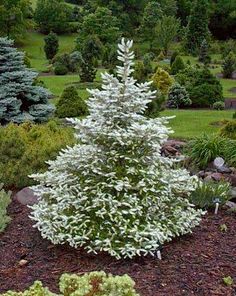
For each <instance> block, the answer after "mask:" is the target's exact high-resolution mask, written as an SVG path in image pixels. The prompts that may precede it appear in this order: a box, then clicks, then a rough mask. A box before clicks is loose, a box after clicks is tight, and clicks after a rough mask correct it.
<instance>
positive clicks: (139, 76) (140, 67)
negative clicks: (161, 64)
mask: <svg viewBox="0 0 236 296" xmlns="http://www.w3.org/2000/svg"><path fill="white" fill-rule="evenodd" d="M134 79H136V80H137V81H138V82H144V81H145V80H146V79H147V72H146V69H145V67H144V63H143V62H142V61H137V62H136V63H135V66H134Z"/></svg>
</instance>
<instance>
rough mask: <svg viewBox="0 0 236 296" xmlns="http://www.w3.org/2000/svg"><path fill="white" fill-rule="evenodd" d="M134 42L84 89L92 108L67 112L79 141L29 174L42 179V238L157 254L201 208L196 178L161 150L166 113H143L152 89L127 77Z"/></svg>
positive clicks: (36, 214) (118, 252)
mask: <svg viewBox="0 0 236 296" xmlns="http://www.w3.org/2000/svg"><path fill="white" fill-rule="evenodd" d="M131 47H132V42H131V41H127V42H125V41H124V40H122V42H121V44H119V51H118V54H119V56H118V59H119V60H120V61H121V62H122V66H118V67H117V77H116V76H114V75H110V74H108V73H105V74H103V75H102V78H103V85H102V89H101V90H100V89H95V90H90V91H89V92H90V94H91V98H90V99H89V100H88V106H89V112H90V115H88V117H87V118H85V119H82V120H79V119H71V121H72V122H73V123H74V124H75V128H76V130H77V138H78V140H79V143H78V144H76V145H75V146H74V147H71V148H67V149H65V150H63V152H61V153H60V154H59V156H58V157H57V159H56V160H55V161H51V162H50V163H49V165H50V167H49V170H48V171H47V172H46V173H43V174H37V175H34V176H32V177H34V179H35V180H37V181H39V182H40V184H39V185H38V186H35V187H34V188H33V189H34V191H35V193H36V194H37V195H38V196H39V203H38V204H37V205H34V206H33V207H32V209H33V212H32V214H31V217H32V219H33V220H35V221H36V227H37V228H38V229H39V230H40V231H41V233H42V236H43V237H44V238H48V239H50V240H51V241H52V242H53V243H57V244H58V243H65V242H68V243H69V244H70V245H71V246H73V247H81V246H83V247H85V249H87V250H88V252H95V253H96V252H98V251H106V252H108V253H109V254H111V255H112V256H115V257H116V258H121V257H130V258H131V257H133V256H135V255H142V254H143V255H147V254H151V255H154V254H155V252H156V251H157V250H158V248H160V246H161V245H162V244H163V243H164V242H166V241H170V240H171V239H172V238H173V237H176V236H178V235H183V234H185V233H189V232H191V229H192V228H193V227H194V226H196V225H198V224H199V222H200V219H201V215H202V211H201V210H196V209H194V208H193V206H192V205H191V204H190V203H189V201H188V196H189V195H190V193H191V192H192V191H193V190H195V188H196V186H197V183H198V180H197V177H194V176H193V177H191V176H190V174H189V173H188V172H187V171H186V170H185V169H181V168H176V166H175V165H174V164H175V162H176V160H173V159H170V158H166V157H164V156H162V155H161V146H162V144H163V143H164V142H165V141H166V140H167V138H168V134H169V133H170V132H171V131H170V129H169V128H168V127H166V126H165V123H167V119H166V118H154V119H147V118H146V117H144V112H145V110H146V108H147V104H148V103H149V102H150V101H151V100H152V99H153V98H154V97H155V92H153V91H151V90H150V84H151V82H148V83H143V84H136V81H135V80H134V79H133V77H132V76H131V74H132V72H133V69H132V66H133V64H134V62H133V59H134V54H133V52H132V51H131Z"/></svg>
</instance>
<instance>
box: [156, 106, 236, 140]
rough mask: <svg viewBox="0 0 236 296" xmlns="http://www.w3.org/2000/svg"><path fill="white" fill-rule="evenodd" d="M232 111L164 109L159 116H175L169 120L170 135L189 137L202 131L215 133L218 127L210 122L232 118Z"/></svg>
mask: <svg viewBox="0 0 236 296" xmlns="http://www.w3.org/2000/svg"><path fill="white" fill-rule="evenodd" d="M232 115H233V111H215V110H165V111H163V112H161V116H176V117H175V118H173V119H171V120H170V127H171V128H172V129H173V130H174V134H173V135H171V137H173V138H177V139H191V138H194V137H196V136H199V135H201V134H202V133H207V134H211V133H215V132H217V131H218V130H219V128H218V127H216V126H214V125H212V124H211V123H213V122H217V121H220V120H223V119H232Z"/></svg>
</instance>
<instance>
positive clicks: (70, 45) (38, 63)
mask: <svg viewBox="0 0 236 296" xmlns="http://www.w3.org/2000/svg"><path fill="white" fill-rule="evenodd" d="M44 37H45V35H43V34H40V33H38V32H28V33H27V35H26V38H25V41H24V46H23V47H22V49H23V50H24V51H25V52H26V53H27V55H28V56H29V58H30V61H31V65H32V67H33V68H34V69H36V70H37V71H39V72H42V71H46V70H47V67H48V61H47V59H46V57H45V55H44V50H43V47H44ZM76 37H77V34H71V35H60V36H59V46H60V47H59V53H63V52H70V51H72V50H73V49H74V47H75V39H76Z"/></svg>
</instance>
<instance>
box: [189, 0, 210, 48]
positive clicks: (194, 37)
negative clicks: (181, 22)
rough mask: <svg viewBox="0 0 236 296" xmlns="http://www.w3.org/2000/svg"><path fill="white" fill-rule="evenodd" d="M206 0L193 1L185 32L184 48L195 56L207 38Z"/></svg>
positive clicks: (207, 10)
mask: <svg viewBox="0 0 236 296" xmlns="http://www.w3.org/2000/svg"><path fill="white" fill-rule="evenodd" d="M208 14H209V3H208V0H195V3H194V6H193V9H192V11H191V14H190V17H189V22H188V25H187V32H186V43H185V47H186V49H187V50H188V52H189V53H191V54H197V53H198V51H199V49H200V46H201V44H202V42H203V40H204V39H208V37H209V29H208V22H209V17H208Z"/></svg>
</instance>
